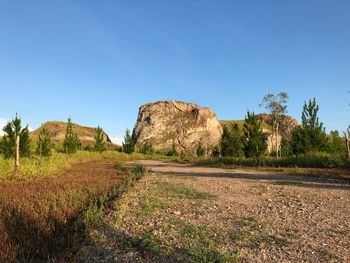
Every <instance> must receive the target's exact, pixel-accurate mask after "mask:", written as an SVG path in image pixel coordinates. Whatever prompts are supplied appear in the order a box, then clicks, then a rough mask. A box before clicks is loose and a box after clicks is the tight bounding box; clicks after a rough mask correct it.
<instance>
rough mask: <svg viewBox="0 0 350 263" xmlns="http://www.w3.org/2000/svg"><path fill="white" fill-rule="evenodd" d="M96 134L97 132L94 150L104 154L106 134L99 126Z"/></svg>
mask: <svg viewBox="0 0 350 263" xmlns="http://www.w3.org/2000/svg"><path fill="white" fill-rule="evenodd" d="M95 132H96V135H95V146H94V150H95V151H97V152H103V151H105V150H106V143H105V142H104V140H103V138H104V135H105V133H104V131H103V129H102V128H101V127H100V126H98V127H97V128H96V129H95Z"/></svg>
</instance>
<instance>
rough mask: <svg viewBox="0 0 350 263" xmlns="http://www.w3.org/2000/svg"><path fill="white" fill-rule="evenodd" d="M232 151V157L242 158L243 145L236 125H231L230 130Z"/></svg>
mask: <svg viewBox="0 0 350 263" xmlns="http://www.w3.org/2000/svg"><path fill="white" fill-rule="evenodd" d="M232 149H233V154H232V156H233V157H242V156H244V145H243V142H242V134H241V131H240V129H239V127H238V125H237V124H234V125H233V130H232Z"/></svg>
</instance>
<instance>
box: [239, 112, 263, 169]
mask: <svg viewBox="0 0 350 263" xmlns="http://www.w3.org/2000/svg"><path fill="white" fill-rule="evenodd" d="M243 133H244V135H243V138H244V140H243V143H244V152H245V156H246V157H254V158H255V161H256V163H257V164H259V163H260V157H261V156H262V155H263V154H264V153H265V152H266V149H267V144H266V139H265V136H264V134H263V132H262V129H261V124H260V122H259V121H258V119H257V118H256V116H255V114H254V113H250V112H249V111H248V112H247V116H246V118H245V122H244V126H243Z"/></svg>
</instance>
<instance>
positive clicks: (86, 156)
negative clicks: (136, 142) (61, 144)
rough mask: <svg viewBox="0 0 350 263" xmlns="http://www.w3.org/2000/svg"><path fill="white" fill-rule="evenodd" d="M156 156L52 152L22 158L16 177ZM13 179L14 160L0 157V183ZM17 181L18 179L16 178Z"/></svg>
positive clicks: (36, 176)
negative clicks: (42, 155)
mask: <svg viewBox="0 0 350 263" xmlns="http://www.w3.org/2000/svg"><path fill="white" fill-rule="evenodd" d="M157 157H158V156H151V155H150V156H148V155H143V154H140V153H134V154H131V155H129V154H125V153H121V152H117V151H105V152H102V153H98V152H89V151H79V152H77V153H75V154H71V155H66V154H63V153H57V152H53V154H52V155H51V156H49V157H43V158H39V157H37V156H33V157H30V158H22V159H21V162H20V170H19V174H18V175H17V177H19V178H20V179H26V180H28V179H35V178H39V177H43V176H53V175H58V174H59V173H58V172H60V171H62V170H63V169H65V168H69V167H71V166H72V165H74V164H77V163H81V162H86V161H92V160H96V161H97V160H103V159H106V160H108V159H118V160H119V161H128V160H134V159H144V158H147V159H150V158H157ZM13 177H14V159H4V158H3V157H2V156H1V155H0V181H1V180H2V181H3V180H7V179H11V178H13ZM16 179H18V178H16Z"/></svg>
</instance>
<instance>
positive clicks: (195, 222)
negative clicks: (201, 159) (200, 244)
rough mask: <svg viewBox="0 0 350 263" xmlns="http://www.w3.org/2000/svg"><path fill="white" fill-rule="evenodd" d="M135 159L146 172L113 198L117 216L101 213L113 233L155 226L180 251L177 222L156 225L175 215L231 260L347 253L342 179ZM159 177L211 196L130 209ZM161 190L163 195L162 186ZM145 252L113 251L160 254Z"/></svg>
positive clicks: (349, 219) (347, 193) (348, 201)
mask: <svg viewBox="0 0 350 263" xmlns="http://www.w3.org/2000/svg"><path fill="white" fill-rule="evenodd" d="M136 163H138V164H142V165H144V166H147V167H148V168H149V169H151V171H152V173H151V174H153V175H151V176H147V177H145V178H144V179H142V180H141V181H140V182H139V183H138V185H136V187H135V188H134V189H133V190H132V191H131V192H130V193H128V195H126V196H125V197H124V199H123V200H120V201H118V202H117V203H116V210H118V209H120V206H121V204H123V205H124V208H123V209H124V212H123V219H122V221H121V222H120V221H118V223H116V221H117V220H116V217H115V214H116V213H118V212H111V214H110V215H108V216H107V220H108V221H109V222H110V223H111V224H112V225H113V228H114V231H117V232H118V235H119V236H120V235H127V236H128V237H132V238H134V239H138V238H141V237H142V236H143V234H144V233H146V232H147V233H156V236H157V238H158V239H159V244H161V245H160V247H167V246H168V247H176V248H179V251H184V248H186V246H187V244H188V242H189V241H188V240H187V239H185V238H186V237H187V236H186V235H184V236H180V235H179V233H180V232H181V229H183V228H180V226H178V228H177V229H176V231H175V230H174V231H170V230H167V232H165V230H164V229H165V227H164V225H165V223H166V222H170V221H169V220H175V219H176V220H178V222H180V221H181V222H182V224H183V225H186V226H189V225H191V226H201V227H202V228H203V229H204V228H206V229H209V228H210V229H215V231H216V232H215V231H214V232H215V239H214V240H215V242H216V244H217V248H218V251H224V252H225V253H228V254H230V255H235V256H236V258H235V261H244V262H281V261H283V262H302V261H304V262H305V261H307V262H310V261H311V262H315V261H318V262H319V261H322V262H324V261H339V262H344V261H345V262H349V261H350V185H349V184H347V183H345V182H344V181H337V180H321V179H317V178H306V177H300V176H288V175H280V174H278V175H275V174H270V173H266V172H254V171H249V172H247V171H243V170H227V169H220V168H208V167H192V166H189V165H184V164H177V163H167V162H163V161H156V160H144V161H136ZM159 181H161V182H164V183H166V184H168V185H170V184H173V185H183V186H186V187H189V188H191V189H195V190H196V191H200V192H205V193H209V194H211V195H213V196H215V198H214V199H208V200H203V201H197V200H196V201H193V200H190V199H186V198H180V199H176V200H175V201H174V202H172V203H171V205H169V206H166V207H165V208H164V207H160V208H159V209H158V210H154V211H155V212H152V213H151V214H149V215H148V216H147V217H140V216H138V214H137V213H135V211H136V210H137V209H139V211H141V212H142V210H145V209H146V208H147V206H145V205H144V203H143V202H144V200H145V199H147V200H148V198H149V197H154V196H156V193H155V192H154V191H153V190H152V189H153V188H152V185H155V184H157V182H159ZM166 189H170V188H166ZM152 191H153V192H152ZM169 195H170V192H169ZM161 198H163V199H164V200H165V198H167V197H166V194H165V196H163V197H159V200H162V199H161ZM159 200H158V202H159ZM145 207H146V208H145ZM135 225H136V226H135ZM175 228H176V227H175ZM154 231H155V232H154ZM162 231H163V232H162ZM159 233H161V234H159ZM162 233H163V234H162ZM112 236H113V235H112ZM192 238H194V237H192ZM112 239H113V238H112ZM97 243H98V241H96V244H97ZM114 245H115V246H118V244H114ZM114 245H113V244H109V247H110V248H111V249H109V250H108V251H109V252H108V253H107V254H105V255H104V257H106V258H108V257H109V256H108V254H110V253H113V246H114ZM116 250H117V247H114V251H116ZM92 251H93V250H92ZM90 252H91V251H90ZM91 253H92V252H91ZM174 253H175V252H174ZM176 253H177V252H176ZM181 253H182V252H179V255H174V256H173V260H174V261H183V258H184V257H182V255H180V254H181ZM114 255H115V254H114ZM149 257H150V256H148V257H145V256H144V255H142V253H141V252H137V251H136V252H135V253H131V254H130V253H128V254H127V255H119V254H118V255H117V257H116V258H115V259H117V260H120V261H123V260H125V261H128V260H130V261H131V262H146V261H162V257H159V255H158V256H156V257H154V258H152V259H151V260H148V258H149ZM88 258H89V259H91V257H89V256H88ZM100 259H101V258H99V260H100ZM167 260H169V259H167ZM167 260H163V261H167Z"/></svg>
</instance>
